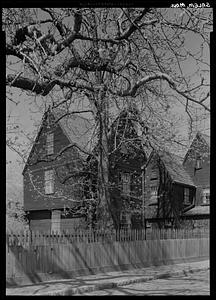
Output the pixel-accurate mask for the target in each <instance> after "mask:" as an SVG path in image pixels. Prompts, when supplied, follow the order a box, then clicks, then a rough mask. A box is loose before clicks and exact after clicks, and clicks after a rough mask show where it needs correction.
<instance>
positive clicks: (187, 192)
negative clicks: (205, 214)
mask: <svg viewBox="0 0 216 300" xmlns="http://www.w3.org/2000/svg"><path fill="white" fill-rule="evenodd" d="M184 204H190V190H189V188H184Z"/></svg>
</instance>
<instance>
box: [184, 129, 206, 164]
mask: <svg viewBox="0 0 216 300" xmlns="http://www.w3.org/2000/svg"><path fill="white" fill-rule="evenodd" d="M200 141H201V143H200ZM192 150H195V151H196V152H200V153H209V151H210V136H209V135H207V134H205V133H201V132H200V131H198V132H197V134H196V136H195V138H194V139H193V141H192V143H191V145H190V147H189V149H188V151H187V152H186V154H185V157H184V161H183V164H184V163H185V161H186V160H187V158H188V156H189V154H190V153H191V151H192Z"/></svg>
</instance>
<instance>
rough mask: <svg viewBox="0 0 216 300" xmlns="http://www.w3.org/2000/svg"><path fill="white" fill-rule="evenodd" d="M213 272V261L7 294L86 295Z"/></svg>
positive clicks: (91, 277)
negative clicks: (114, 288)
mask: <svg viewBox="0 0 216 300" xmlns="http://www.w3.org/2000/svg"><path fill="white" fill-rule="evenodd" d="M207 269H209V260H204V261H198V262H188V263H180V264H175V265H163V266H151V267H148V268H142V269H133V270H127V271H116V272H107V273H101V274H97V275H88V276H79V277H76V278H72V279H67V280H59V281H49V282H44V283H40V284H34V285H31V286H21V287H14V288H7V289H6V295H50V296H57V295H58V296H66V295H74V294H82V293H85V292H91V291H95V290H100V289H108V288H113V287H117V286H122V285H127V284H132V283H138V282H144V281H148V280H153V279H158V278H167V277H170V276H173V275H182V274H187V273H193V272H198V271H201V270H207Z"/></svg>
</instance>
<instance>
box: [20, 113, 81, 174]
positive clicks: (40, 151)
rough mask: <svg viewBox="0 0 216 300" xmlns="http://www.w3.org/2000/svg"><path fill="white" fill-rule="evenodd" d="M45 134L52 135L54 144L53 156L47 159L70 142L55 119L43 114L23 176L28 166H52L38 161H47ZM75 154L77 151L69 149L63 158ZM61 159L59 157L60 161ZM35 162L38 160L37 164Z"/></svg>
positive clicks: (50, 115)
mask: <svg viewBox="0 0 216 300" xmlns="http://www.w3.org/2000/svg"><path fill="white" fill-rule="evenodd" d="M47 133H53V144H54V154H53V155H50V156H49V158H51V159H52V158H53V157H54V156H55V155H56V154H57V153H59V152H60V151H61V150H62V149H63V148H64V147H66V146H67V145H69V144H70V141H69V139H68V137H67V135H66V134H65V133H64V131H63V130H62V128H61V126H60V125H59V124H57V123H55V118H54V116H53V115H52V114H49V113H45V114H44V116H43V119H42V124H41V126H40V128H39V131H38V133H37V136H36V138H35V141H34V143H33V145H32V149H31V151H30V154H29V157H28V159H27V163H26V165H25V167H24V170H23V174H24V172H25V170H26V169H27V167H28V166H34V167H36V168H40V167H41V166H42V165H44V163H46V165H49V164H53V162H50V163H48V162H45V161H43V162H42V161H41V162H40V160H46V159H47V151H46V138H47ZM72 152H73V154H76V152H77V149H76V148H71V149H70V151H66V152H65V153H64V155H62V157H63V156H64V158H65V157H67V156H69V155H71V153H72ZM60 158H61V157H59V159H60ZM37 160H39V161H38V162H37ZM56 161H57V160H56Z"/></svg>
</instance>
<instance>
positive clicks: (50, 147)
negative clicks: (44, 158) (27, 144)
mask: <svg viewBox="0 0 216 300" xmlns="http://www.w3.org/2000/svg"><path fill="white" fill-rule="evenodd" d="M46 149H47V155H50V154H53V153H54V133H47V136H46Z"/></svg>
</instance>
